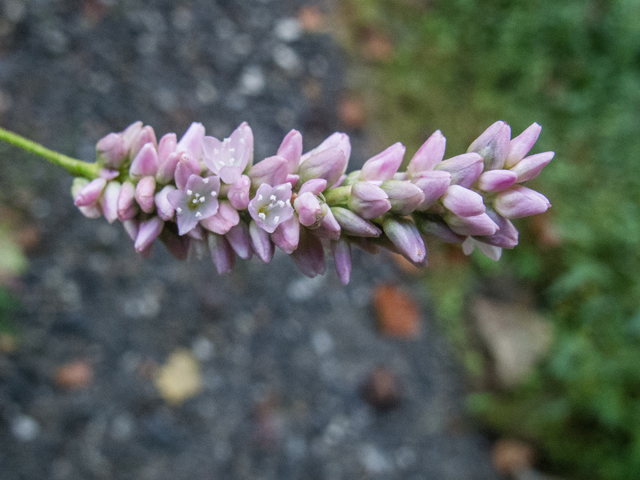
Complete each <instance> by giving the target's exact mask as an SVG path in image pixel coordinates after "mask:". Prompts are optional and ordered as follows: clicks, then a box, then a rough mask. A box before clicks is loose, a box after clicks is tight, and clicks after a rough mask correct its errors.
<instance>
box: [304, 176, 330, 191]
mask: <svg viewBox="0 0 640 480" xmlns="http://www.w3.org/2000/svg"><path fill="white" fill-rule="evenodd" d="M326 188H327V181H326V180H325V179H324V178H313V179H311V180H308V181H306V182H304V183H303V184H302V186H301V187H300V190H298V195H302V194H303V193H305V192H311V193H313V194H314V195H320V194H321V193H322V192H324V190H325V189H326Z"/></svg>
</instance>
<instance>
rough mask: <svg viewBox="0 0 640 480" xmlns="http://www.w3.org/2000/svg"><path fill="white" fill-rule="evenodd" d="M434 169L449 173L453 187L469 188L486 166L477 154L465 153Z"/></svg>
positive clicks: (441, 163)
mask: <svg viewBox="0 0 640 480" xmlns="http://www.w3.org/2000/svg"><path fill="white" fill-rule="evenodd" d="M434 168H435V170H440V171H445V172H449V173H450V174H451V184H452V185H461V186H463V187H465V188H469V187H471V185H473V184H474V183H475V181H476V180H477V179H478V177H479V176H480V174H481V173H482V170H483V169H484V164H483V163H482V157H481V156H480V155H478V154H477V153H463V154H462V155H458V156H455V157H451V158H449V159H448V160H445V161H443V162H440V163H439V164H437V165H436V166H435V167H434Z"/></svg>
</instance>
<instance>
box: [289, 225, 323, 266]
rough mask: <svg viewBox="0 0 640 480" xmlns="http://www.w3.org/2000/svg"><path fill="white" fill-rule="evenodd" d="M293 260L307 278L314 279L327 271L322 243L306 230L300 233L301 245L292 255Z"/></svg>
mask: <svg viewBox="0 0 640 480" xmlns="http://www.w3.org/2000/svg"><path fill="white" fill-rule="evenodd" d="M291 258H292V259H293V261H294V262H295V264H296V265H297V267H298V269H299V270H300V271H301V272H302V273H303V274H304V275H306V276H307V277H310V278H313V277H315V276H316V275H322V274H323V273H324V271H325V268H326V265H325V262H324V248H323V246H322V242H321V241H320V239H319V238H316V237H314V236H313V235H311V234H310V233H309V232H308V231H307V230H306V229H305V230H302V231H301V232H300V243H299V244H298V248H296V249H295V250H294V251H293V252H292V253H291Z"/></svg>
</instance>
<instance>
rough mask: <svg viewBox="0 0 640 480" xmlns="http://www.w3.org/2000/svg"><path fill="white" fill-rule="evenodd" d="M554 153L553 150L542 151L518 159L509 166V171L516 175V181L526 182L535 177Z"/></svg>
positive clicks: (551, 158)
mask: <svg viewBox="0 0 640 480" xmlns="http://www.w3.org/2000/svg"><path fill="white" fill-rule="evenodd" d="M554 155H555V152H543V153H538V154H536V155H531V156H530V157H526V158H524V159H522V160H520V161H519V162H518V163H517V164H516V165H515V166H513V167H512V168H511V171H512V172H514V173H515V174H516V175H517V176H518V179H517V180H516V182H517V183H521V182H528V181H529V180H533V179H534V178H536V177H537V176H538V174H539V173H540V172H541V171H542V169H543V168H544V167H546V166H547V165H548V164H549V162H550V161H551V160H553V157H554Z"/></svg>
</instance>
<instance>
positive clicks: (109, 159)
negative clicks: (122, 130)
mask: <svg viewBox="0 0 640 480" xmlns="http://www.w3.org/2000/svg"><path fill="white" fill-rule="evenodd" d="M127 153H128V151H127V145H126V144H125V141H124V138H123V137H122V135H121V134H119V133H110V134H109V135H107V136H106V137H103V138H101V139H100V140H99V141H98V144H97V145H96V155H97V158H98V162H100V163H102V164H103V165H104V166H105V167H107V168H118V167H119V166H120V164H121V163H122V162H123V161H124V159H125V158H126V157H127Z"/></svg>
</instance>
